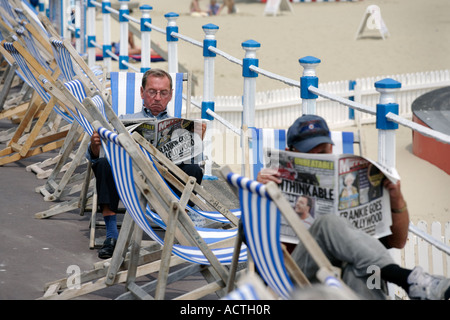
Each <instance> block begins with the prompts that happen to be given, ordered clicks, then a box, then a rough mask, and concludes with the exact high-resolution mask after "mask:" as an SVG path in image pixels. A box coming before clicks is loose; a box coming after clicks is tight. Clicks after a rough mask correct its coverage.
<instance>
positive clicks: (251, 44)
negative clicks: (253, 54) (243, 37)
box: [242, 40, 261, 48]
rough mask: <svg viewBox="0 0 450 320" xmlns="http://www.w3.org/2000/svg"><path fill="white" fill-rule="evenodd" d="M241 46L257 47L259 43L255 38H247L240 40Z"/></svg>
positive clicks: (259, 45)
mask: <svg viewBox="0 0 450 320" xmlns="http://www.w3.org/2000/svg"><path fill="white" fill-rule="evenodd" d="M242 47H244V48H259V47H261V44H260V43H259V42H257V41H255V40H247V41H244V42H242Z"/></svg>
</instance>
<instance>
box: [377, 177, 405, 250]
mask: <svg viewBox="0 0 450 320" xmlns="http://www.w3.org/2000/svg"><path fill="white" fill-rule="evenodd" d="M383 183H384V186H385V187H386V189H387V190H388V192H389V198H390V202H391V211H392V225H391V232H392V234H391V235H389V236H387V237H385V238H384V239H383V243H384V244H385V245H386V246H388V247H390V248H398V249H401V248H403V247H404V246H405V244H406V240H407V238H408V232H409V212H408V207H407V205H406V201H405V199H404V198H403V194H402V192H401V188H400V181H398V182H397V183H396V184H395V183H392V182H391V181H390V180H389V179H385V180H384V182H383Z"/></svg>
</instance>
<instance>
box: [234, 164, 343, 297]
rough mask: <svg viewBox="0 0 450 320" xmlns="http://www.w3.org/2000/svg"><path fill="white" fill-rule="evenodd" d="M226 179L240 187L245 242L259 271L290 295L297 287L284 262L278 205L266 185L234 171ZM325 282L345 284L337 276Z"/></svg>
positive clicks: (281, 293)
mask: <svg viewBox="0 0 450 320" xmlns="http://www.w3.org/2000/svg"><path fill="white" fill-rule="evenodd" d="M226 179H227V180H228V182H229V183H230V184H232V185H233V186H235V187H237V188H238V190H239V199H240V202H241V209H242V223H243V230H244V234H245V238H246V240H247V242H246V244H247V246H248V250H249V252H250V254H251V256H252V259H253V261H254V262H255V266H256V268H257V269H258V271H259V274H260V275H261V277H262V278H263V280H264V281H265V282H266V284H267V285H268V286H269V287H270V288H272V290H274V291H275V292H276V293H277V294H278V295H279V296H280V297H281V298H283V299H289V298H290V296H291V294H292V292H293V291H294V290H295V288H296V287H295V286H294V282H293V280H292V279H291V278H290V276H289V274H288V271H287V268H286V265H285V262H284V256H283V251H282V248H281V238H280V221H281V212H280V210H279V208H278V207H277V205H276V204H275V202H274V201H273V199H272V198H271V196H270V195H269V193H268V191H267V187H266V185H264V184H261V183H259V182H257V181H254V180H251V179H249V178H246V177H243V176H240V175H238V174H236V173H233V172H229V173H228V174H227V175H226ZM299 222H300V221H299ZM305 231H306V230H305ZM324 284H325V285H327V286H330V287H336V288H342V286H341V283H340V281H339V280H338V279H337V278H335V277H334V276H327V278H326V279H325V280H324Z"/></svg>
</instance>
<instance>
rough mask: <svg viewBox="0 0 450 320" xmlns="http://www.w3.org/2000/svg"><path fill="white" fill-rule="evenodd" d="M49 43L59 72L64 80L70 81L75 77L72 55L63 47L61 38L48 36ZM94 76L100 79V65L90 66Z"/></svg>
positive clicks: (101, 72)
mask: <svg viewBox="0 0 450 320" xmlns="http://www.w3.org/2000/svg"><path fill="white" fill-rule="evenodd" d="M50 44H51V45H52V50H53V55H54V57H55V60H56V63H57V64H58V67H59V68H60V69H61V73H62V74H63V76H64V78H65V80H64V81H70V80H73V79H74V78H75V76H76V75H77V72H76V70H75V66H74V64H73V61H72V57H71V54H70V52H69V51H68V50H67V48H66V47H65V45H64V43H63V41H62V40H59V39H55V38H50ZM91 70H92V72H93V74H94V76H96V77H98V78H99V81H102V79H101V77H100V76H101V75H102V74H103V70H102V68H101V67H100V66H94V67H92V68H91Z"/></svg>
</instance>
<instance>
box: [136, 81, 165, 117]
mask: <svg viewBox="0 0 450 320" xmlns="http://www.w3.org/2000/svg"><path fill="white" fill-rule="evenodd" d="M141 98H142V99H143V100H144V107H145V108H146V109H148V110H150V112H151V113H152V114H153V115H154V116H157V115H158V114H160V113H161V112H162V111H164V110H165V109H166V108H167V104H168V103H169V101H170V100H171V99H172V90H171V89H170V81H169V79H167V78H166V77H149V78H148V79H147V83H146V84H145V88H142V87H141Z"/></svg>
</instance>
